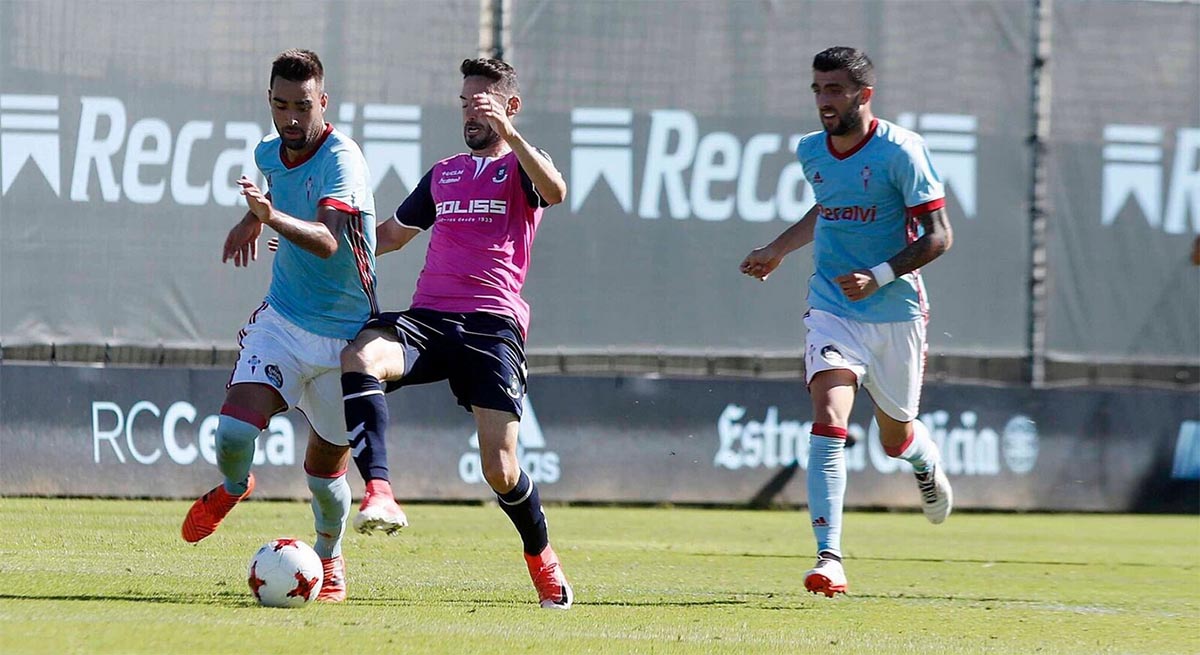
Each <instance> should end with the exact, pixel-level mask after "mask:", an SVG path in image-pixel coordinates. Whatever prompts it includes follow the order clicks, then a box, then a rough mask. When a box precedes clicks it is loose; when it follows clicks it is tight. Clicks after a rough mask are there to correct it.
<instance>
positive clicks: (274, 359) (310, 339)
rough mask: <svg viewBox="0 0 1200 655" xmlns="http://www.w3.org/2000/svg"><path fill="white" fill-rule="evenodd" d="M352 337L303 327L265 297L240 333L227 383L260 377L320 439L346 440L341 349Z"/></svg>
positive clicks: (330, 440)
mask: <svg viewBox="0 0 1200 655" xmlns="http://www.w3.org/2000/svg"><path fill="white" fill-rule="evenodd" d="M348 343H349V342H348V341H346V340H345V339H335V338H333V337H322V336H319V335H316V334H313V333H312V332H308V331H307V330H303V329H301V328H300V327H298V326H297V325H296V324H294V323H292V322H291V321H289V320H287V319H286V318H284V317H282V316H280V315H279V312H277V311H275V309H274V308H272V307H271V306H270V305H268V304H267V303H263V304H262V306H261V307H259V308H258V309H257V310H255V312H254V313H253V314H251V315H250V320H248V321H246V325H245V327H243V328H242V331H241V332H239V333H238V344H239V345H240V346H241V352H240V353H239V354H238V361H237V364H236V365H234V367H233V375H232V376H231V377H230V378H229V385H228V386H233V385H235V384H242V383H245V382H257V383H260V384H266V385H270V386H272V387H274V388H275V389H278V390H279V395H281V396H283V400H284V402H286V403H287V404H288V407H295V408H297V409H299V410H300V411H302V412H304V417H305V418H307V419H308V424H309V425H311V426H312V428H313V430H315V431H316V433H317V434H318V435H320V437H321V438H322V439H324V440H325V441H328V442H329V443H331V444H334V445H337V446H345V445H347V443H349V442H348V440H347V438H346V419H345V415H346V414H345V410H344V409H343V407H342V363H341V353H342V348H345V347H346V344H348Z"/></svg>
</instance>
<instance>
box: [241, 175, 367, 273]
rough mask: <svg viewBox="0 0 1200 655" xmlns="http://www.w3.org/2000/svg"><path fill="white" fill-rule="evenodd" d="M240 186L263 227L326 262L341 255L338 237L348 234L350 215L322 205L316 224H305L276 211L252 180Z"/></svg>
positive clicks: (251, 210)
mask: <svg viewBox="0 0 1200 655" xmlns="http://www.w3.org/2000/svg"><path fill="white" fill-rule="evenodd" d="M238 184H239V185H241V187H242V195H243V196H245V198H246V202H247V204H249V205H250V212H251V213H252V214H254V216H255V218H257V219H258V221H259V222H260V223H261V224H262V225H267V226H269V227H271V228H273V229H274V230H275V231H276V232H278V233H279V236H281V237H283V238H285V239H287V240H288V241H291V242H292V243H294V244H296V245H297V246H300V247H301V248H303V249H305V250H307V251H308V252H310V253H312V254H314V255H316V256H317V257H320V258H322V259H327V258H329V257H332V256H333V254H334V253H336V252H337V249H338V237H337V235H340V234H342V232H343V231H345V229H346V223H347V222H348V221H349V219H350V215H349V214H347V213H345V212H343V211H339V210H337V209H334V208H333V207H327V206H322V207H319V208H317V220H316V221H302V220H300V219H298V218H296V217H294V216H289V215H287V214H285V213H284V212H281V211H279V210H278V209H275V206H274V205H273V204H272V203H271V199H270V198H268V197H267V196H266V194H264V193H263V192H262V190H261V189H259V188H258V186H257V185H255V184H254V183H253V182H251V181H250V180H249V179H248V178H246V177H242V178H241V179H239V180H238ZM260 229H261V228H260Z"/></svg>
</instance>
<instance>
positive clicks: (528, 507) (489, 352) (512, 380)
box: [448, 313, 574, 610]
mask: <svg viewBox="0 0 1200 655" xmlns="http://www.w3.org/2000/svg"><path fill="white" fill-rule="evenodd" d="M452 341H453V343H454V344H455V348H456V350H455V352H454V353H453V354H454V355H455V356H454V357H452V358H448V359H450V360H451V361H453V362H454V363H455V365H454V366H453V367H452V370H450V371H449V379H450V389H451V390H452V391H453V392H454V395H455V396H456V397H457V398H458V402H459V404H461V405H464V406H467V407H470V408H471V411H472V413H474V415H475V424H476V427H477V428H478V430H479V457H480V461H481V463H482V465H483V477H484V479H485V480H487V483H488V485H490V486H491V488H492V491H494V492H496V497H497V499H498V500H499V501H500V507H501V509H503V510H504V513H505V514H507V515H508V518H509V520H511V521H512V523H513V526H514V527H516V529H517V532H518V533H519V534H520V535H521V545H522V548H523V550H524V553H525V564H526V567H527V568H528V569H529V576H530V578H532V579H533V586H534V587H535V588H536V589H537V592H538V600H539V602H540V603H541V605H542V607H544V608H547V609H562V610H565V609H569V608H570V607H571V604H572V603H573V602H574V593H573V592H572V590H571V585H570V584H569V583H568V582H567V577H566V575H565V574H564V573H563V570H562V565H561V564H560V563H559V560H558V555H556V554H555V552H554V548H552V547H551V546H550V538H549V534H548V533H547V531H546V516H545V514H544V512H543V510H542V500H541V497H540V496H539V494H538V488H537V485H536V484H534V482H533V480H532V479H531V478H530V477H529V475H528V474H527V473H526V472H525V471H522V470H521V463H520V461H519V460H518V458H517V440H518V431H519V429H520V424H521V414H522V412H523V411H524V407H525V383H526V379H525V349H524V342H523V341H522V338H521V333H520V331H519V330H518V328H517V326H516V325H515V324H514V323H513V322H512V321H511V320H508V319H506V318H503V317H500V316H495V315H492V314H483V313H475V314H467V315H465V316H464V317H463V324H462V326H461V328H460V329H458V330H456V331H455V332H454V334H453V337H452Z"/></svg>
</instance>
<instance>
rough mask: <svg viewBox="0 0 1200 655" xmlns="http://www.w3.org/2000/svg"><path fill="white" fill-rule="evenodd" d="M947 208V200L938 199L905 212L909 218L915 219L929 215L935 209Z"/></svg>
mask: <svg viewBox="0 0 1200 655" xmlns="http://www.w3.org/2000/svg"><path fill="white" fill-rule="evenodd" d="M945 206H946V199H945V198H938V199H937V200H930V201H929V202H923V203H921V204H919V205H917V206H916V207H909V208H908V209H907V210H906V211H905V213H906V214H908V217H909V218H913V217H916V216H920V215H921V214H928V213H929V212H931V211H933V210H935V209H941V208H942V207H945Z"/></svg>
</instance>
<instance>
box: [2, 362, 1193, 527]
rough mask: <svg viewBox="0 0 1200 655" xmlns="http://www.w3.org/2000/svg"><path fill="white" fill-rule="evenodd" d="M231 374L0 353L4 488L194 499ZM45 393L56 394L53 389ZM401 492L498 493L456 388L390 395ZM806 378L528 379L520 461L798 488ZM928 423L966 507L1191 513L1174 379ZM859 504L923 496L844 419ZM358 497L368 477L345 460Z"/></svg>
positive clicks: (648, 481)
mask: <svg viewBox="0 0 1200 655" xmlns="http://www.w3.org/2000/svg"><path fill="white" fill-rule="evenodd" d="M227 379H228V373H227V372H225V371H219V370H214V369H203V370H198V369H193V370H186V369H176V370H168V369H134V368H115V367H109V368H91V367H69V366H24V365H11V364H9V365H3V366H0V388H2V389H3V394H0V495H30V494H33V495H70V496H79V495H84V496H93V495H97V496H116V497H130V496H136V497H154V498H189V497H193V496H197V495H199V494H200V493H203V492H204V491H207V490H208V489H209V488H211V487H212V486H214V485H215V484H217V482H219V480H220V474H219V472H218V470H217V468H216V466H215V465H214V464H215V461H216V460H215V451H214V432H215V429H216V422H217V417H216V414H217V412H218V411H219V408H220V404H221V401H222V398H223V396H224V385H225V382H226V380H227ZM48 389H52V390H53V393H47V391H46V390H48ZM387 399H388V403H389V411H390V414H391V425H390V427H389V433H388V452H389V456H390V465H391V470H392V475H393V485H394V488H395V489H396V493H397V495H399V496H400V497H401V498H404V499H422V500H464V499H478V500H487V499H490V498H492V497H493V494H492V493H491V492H490V490H489V488H488V487H487V484H486V482H484V478H483V472H482V469H481V467H480V460H479V444H478V439H477V437H476V435H475V427H474V421H473V419H472V417H471V415H470V414H468V413H466V412H464V411H463V410H462V409H461V408H459V407H458V406H457V405H456V404H455V402H454V399H453V397H452V396H451V394H450V392H449V389H448V388H447V387H446V385H445V384H441V383H439V384H432V385H424V386H418V387H410V388H405V389H402V390H400V391H398V392H395V393H392V394H389V395H388V397H387ZM809 402H810V401H809V398H808V396H807V392H806V391H805V390H804V387H803V385H802V384H801V383H800V382H798V381H773V382H772V381H757V380H756V381H747V380H729V379H722V380H697V379H690V380H684V379H652V378H601V377H560V376H533V377H532V378H531V380H530V384H529V393H528V395H527V396H526V398H525V411H524V416H523V419H522V423H521V432H520V447H519V453H520V461H521V466H522V468H523V469H524V470H525V471H526V472H528V474H529V476H530V477H531V478H532V479H533V480H534V481H535V482H537V483H538V484H539V486H540V487H541V490H542V491H541V494H542V497H543V498H545V499H547V500H550V501H588V502H632V503H661V502H672V503H719V504H733V505H751V506H764V505H773V504H785V505H796V504H803V503H804V502H805V501H806V497H805V494H806V492H805V484H804V476H805V469H806V467H807V453H808V435H809V431H810V427H811V421H812V419H811V410H810V408H809ZM921 419H922V421H924V422H925V423H926V425H927V426H928V427H929V429H930V431H931V433H932V435H933V437H934V439H935V441H937V443H938V444H939V446H940V448H941V451H942V454H943V461H944V466H945V470H946V472H947V473H948V475H949V477H950V479H951V481H952V484H953V485H954V490H955V502H956V505H957V506H958V507H959V508H963V509H1005V510H1076V511H1200V406H1198V405H1197V403H1196V398H1195V396H1194V394H1186V393H1174V392H1166V391H1150V390H1137V391H1122V392H1114V391H1093V390H1061V391H1036V392H1035V391H1030V390H1027V389H1008V388H995V387H982V386H965V385H930V386H929V387H927V389H926V394H925V397H924V400H923V403H922V412H921ZM849 433H850V435H851V437H852V438H854V440H856V441H857V443H856V445H854V446H853V447H851V448H849V449H848V450H847V452H846V461H847V469H848V471H849V479H850V482H849V487H848V489H849V490H848V493H847V498H846V502H847V504H848V506H851V507H886V508H912V507H917V506H919V502H920V501H919V495H918V493H917V489H916V484H915V482H914V480H913V476H912V472H911V468H910V467H909V466H908V465H907V464H905V463H904V462H902V461H900V460H896V459H892V458H890V457H888V456H887V455H886V454H885V453H884V452H883V449H882V447H881V446H880V444H879V441H878V438H877V428H876V426H875V425H874V424H873V421H872V418H871V412H870V406H869V404H868V403H866V402H865V398H864V399H862V401H860V402H859V403H858V405H857V408H856V411H855V412H854V414H853V415H852V417H851V425H850V426H849ZM307 437H308V427H307V424H306V422H305V419H304V418H303V416H302V415H301V414H299V413H295V412H291V413H287V414H283V415H280V416H277V417H275V418H274V419H272V421H271V424H270V426H269V428H268V429H267V430H266V431H265V432H264V433H263V434H262V435H261V436H260V437H259V439H258V442H257V451H256V456H255V468H254V471H255V475H256V476H257V478H258V491H256V492H255V493H256V496H258V497H263V498H306V497H307V496H308V489H307V486H306V483H305V478H304V475H303V473H302V468H301V464H302V460H303V457H304V448H305V443H306V439H307ZM349 480H350V481H351V484H352V486H353V487H354V489H355V491H356V493H361V490H362V481H361V480H360V479H358V473H357V472H356V471H355V470H353V469H352V470H351V472H350V473H349Z"/></svg>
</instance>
